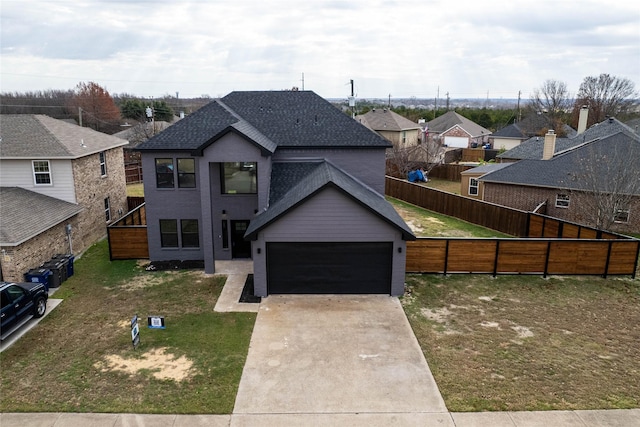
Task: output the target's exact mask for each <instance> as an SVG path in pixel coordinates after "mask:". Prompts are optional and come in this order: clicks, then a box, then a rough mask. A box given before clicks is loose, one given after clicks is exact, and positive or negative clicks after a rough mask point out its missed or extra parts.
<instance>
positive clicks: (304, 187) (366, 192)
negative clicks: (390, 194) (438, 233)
mask: <svg viewBox="0 0 640 427" xmlns="http://www.w3.org/2000/svg"><path fill="white" fill-rule="evenodd" d="M305 172H307V173H306V175H304V173H305ZM278 174H282V175H283V176H282V177H278V176H277V175H278ZM292 179H294V181H293V182H292V181H291V180H292ZM271 182H272V188H271V189H270V191H271V194H272V197H270V206H269V209H267V210H266V211H265V212H263V213H261V214H260V215H258V216H257V217H255V218H254V219H253V220H252V221H251V223H250V224H249V228H248V229H247V232H246V234H245V238H253V237H255V236H256V235H257V233H258V232H259V231H260V230H262V229H263V228H264V227H267V226H268V225H269V224H271V223H272V222H273V221H275V220H276V219H278V218H279V217H281V216H282V215H285V214H286V213H287V212H289V211H290V210H292V209H294V208H295V207H296V206H298V205H299V204H301V203H303V202H304V201H305V200H306V199H308V198H310V197H313V196H314V195H315V194H316V193H318V192H319V191H321V190H322V189H324V188H328V187H333V188H336V189H338V190H339V191H341V192H342V193H343V194H345V195H346V196H347V197H350V198H352V199H353V200H355V201H356V202H357V203H360V204H361V205H362V206H363V207H365V208H366V209H368V210H369V211H371V212H372V213H374V214H376V215H378V216H379V217H381V218H382V219H383V220H384V221H386V222H388V223H389V224H391V225H392V226H394V227H396V228H397V229H399V230H400V232H401V233H402V235H403V237H404V239H405V240H413V239H415V236H414V235H413V233H412V232H411V229H409V227H408V226H407V224H405V222H404V221H403V220H402V218H401V217H400V215H399V214H398V213H397V212H396V210H395V209H394V208H393V206H391V204H390V203H389V202H387V201H386V199H385V198H384V197H383V196H382V195H381V194H379V193H378V192H376V191H374V190H373V189H371V188H369V187H367V186H365V185H363V184H362V183H361V182H360V181H357V180H356V179H355V178H354V177H352V176H351V175H349V174H347V173H346V172H344V171H343V170H341V169H339V168H338V167H337V166H335V165H333V164H332V163H330V162H329V161H326V160H325V161H322V162H320V163H317V162H312V163H311V164H304V163H297V164H296V163H282V164H274V167H273V169H272V178H271ZM273 195H275V197H273Z"/></svg>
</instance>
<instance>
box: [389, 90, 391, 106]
mask: <svg viewBox="0 0 640 427" xmlns="http://www.w3.org/2000/svg"><path fill="white" fill-rule="evenodd" d="M389 109H391V94H389Z"/></svg>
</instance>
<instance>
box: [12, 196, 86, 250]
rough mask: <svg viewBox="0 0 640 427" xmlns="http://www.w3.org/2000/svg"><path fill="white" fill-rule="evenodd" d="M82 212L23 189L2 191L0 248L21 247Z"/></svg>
mask: <svg viewBox="0 0 640 427" xmlns="http://www.w3.org/2000/svg"><path fill="white" fill-rule="evenodd" d="M82 210H83V208H82V207H80V206H78V205H75V204H73V203H69V202H65V201H63V200H60V199H56V198H53V197H49V196H45V195H43V194H39V193H35V192H33V191H29V190H25V189H24V188H19V187H0V218H2V221H0V245H2V246H16V245H19V244H21V243H22V242H24V241H26V240H29V239H31V238H32V237H35V236H37V235H38V234H40V233H43V232H45V231H47V230H48V229H50V228H51V227H53V226H55V225H57V224H59V223H61V222H62V221H65V220H67V219H69V218H71V217H72V216H74V215H76V214H78V213H80V212H81V211H82Z"/></svg>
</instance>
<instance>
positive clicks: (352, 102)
mask: <svg viewBox="0 0 640 427" xmlns="http://www.w3.org/2000/svg"><path fill="white" fill-rule="evenodd" d="M349 82H350V83H351V96H350V97H349V108H351V118H352V119H355V118H356V97H355V95H354V92H353V79H351V80H350V81H349Z"/></svg>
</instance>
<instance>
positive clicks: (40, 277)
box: [24, 268, 60, 291]
mask: <svg viewBox="0 0 640 427" xmlns="http://www.w3.org/2000/svg"><path fill="white" fill-rule="evenodd" d="M52 277H53V273H52V272H51V270H48V269H46V268H33V269H31V270H29V271H27V272H26V273H24V280H25V282H33V283H42V284H44V286H45V287H46V288H47V291H48V290H49V288H55V286H53V285H52V284H51V281H52ZM58 286H60V284H58Z"/></svg>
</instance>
